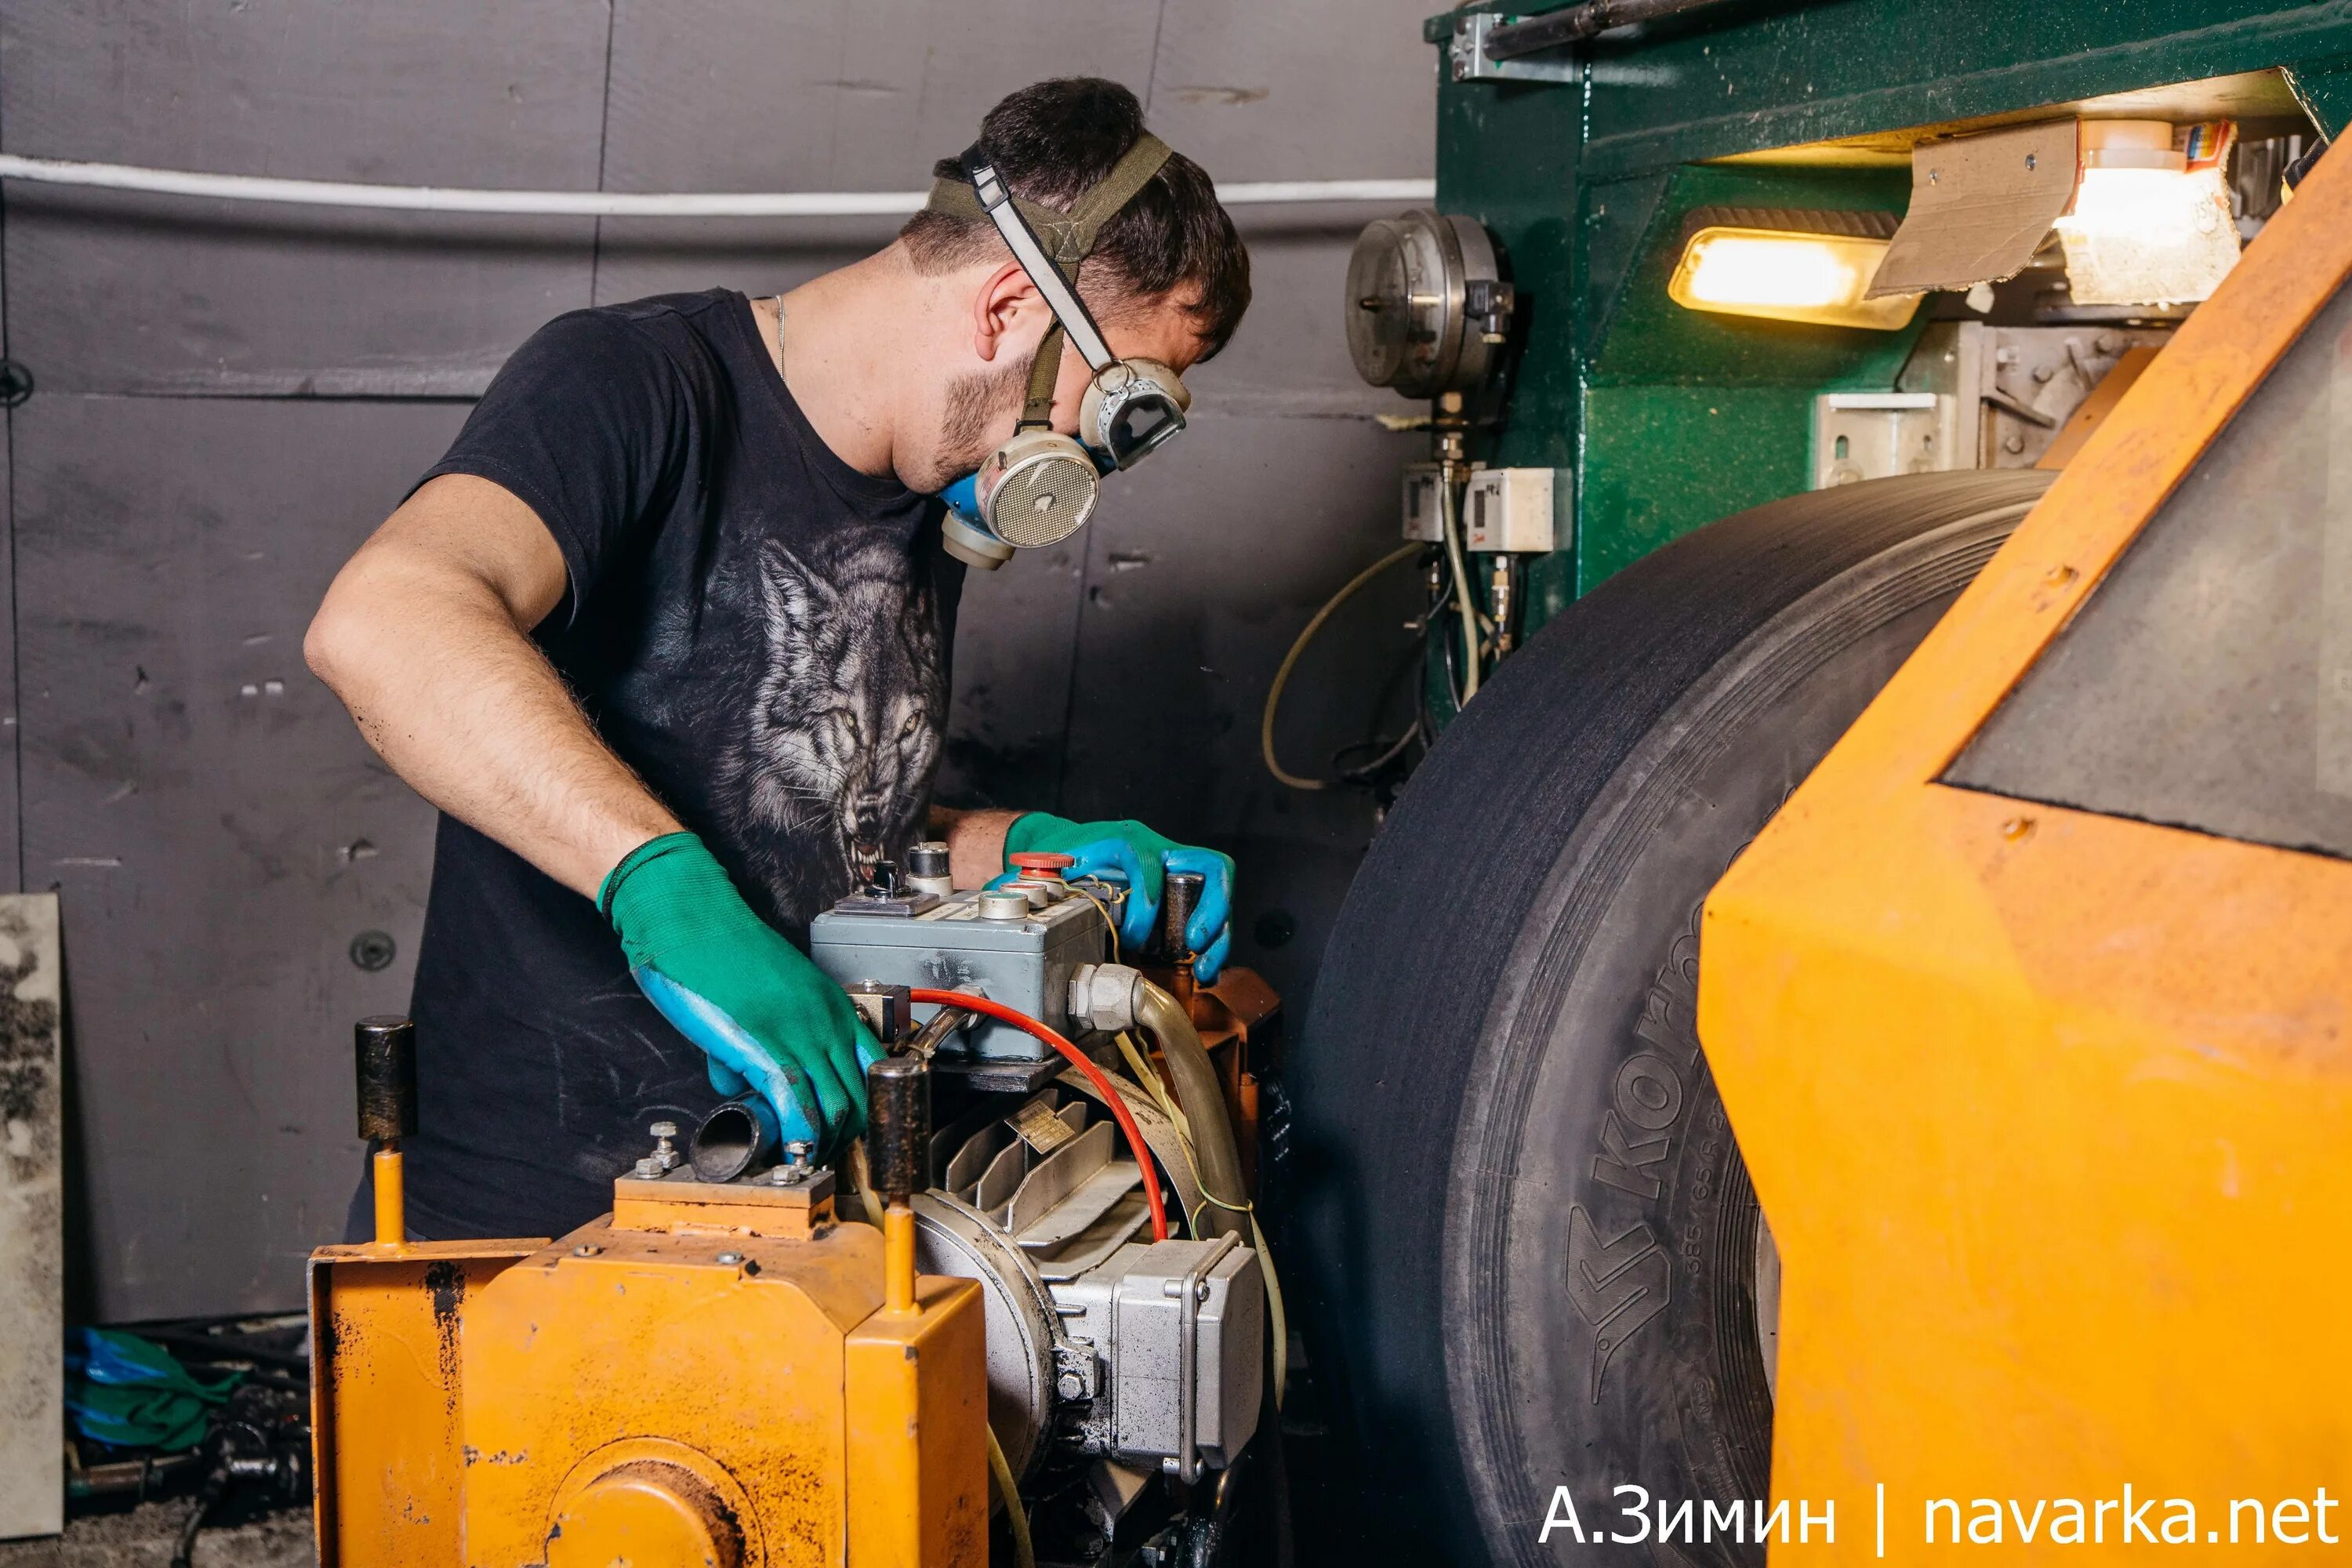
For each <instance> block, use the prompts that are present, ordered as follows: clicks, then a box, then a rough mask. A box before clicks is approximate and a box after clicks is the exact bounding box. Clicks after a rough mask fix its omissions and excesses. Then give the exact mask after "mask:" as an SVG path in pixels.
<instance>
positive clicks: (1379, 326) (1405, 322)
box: [1348, 213, 1446, 397]
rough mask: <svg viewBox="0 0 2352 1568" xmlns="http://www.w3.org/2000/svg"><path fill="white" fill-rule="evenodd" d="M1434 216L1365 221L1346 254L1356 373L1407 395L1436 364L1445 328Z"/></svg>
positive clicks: (1415, 394)
mask: <svg viewBox="0 0 2352 1568" xmlns="http://www.w3.org/2000/svg"><path fill="white" fill-rule="evenodd" d="M1428 216H1431V215H1424V214H1422V213H1407V214H1405V215H1404V216H1402V217H1394V218H1382V219H1381V220H1380V221H1378V222H1377V223H1374V224H1372V225H1371V226H1369V227H1367V228H1366V229H1365V230H1364V232H1363V235H1362V237H1360V238H1359V239H1358V240H1357V241H1356V249H1355V254H1354V255H1352V256H1350V257H1349V258H1348V352H1349V353H1350V354H1351V355H1353V356H1354V358H1355V362H1356V374H1359V375H1360V376H1362V377H1363V378H1364V379H1365V380H1366V381H1368V382H1370V383H1371V384H1373V385H1374V386H1393V387H1395V388H1396V389H1397V390H1398V391H1399V392H1401V393H1403V394H1404V395H1406V396H1408V397H1418V396H1425V395H1427V394H1426V392H1425V391H1423V390H1422V388H1423V387H1424V386H1425V385H1426V384H1428V383H1429V382H1430V380H1431V378H1432V373H1433V371H1434V370H1435V368H1436V362H1437V358H1438V347H1439V343H1440V340H1441V339H1442V337H1443V335H1444V326H1445V324H1446V323H1445V320H1444V318H1445V315H1446V311H1445V295H1446V289H1445V282H1446V279H1445V258H1444V254H1443V251H1442V249H1441V247H1440V246H1439V244H1438V235H1437V232H1436V229H1435V227H1434V226H1433V225H1432V224H1430V223H1429V222H1428V221H1427V218H1428Z"/></svg>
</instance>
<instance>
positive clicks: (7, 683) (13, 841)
mask: <svg viewBox="0 0 2352 1568" xmlns="http://www.w3.org/2000/svg"><path fill="white" fill-rule="evenodd" d="M15 417H16V415H15V414H14V412H11V413H9V414H7V415H5V416H0V418H5V419H7V420H11V421H13V420H14V419H15ZM0 437H5V438H0V531H5V529H7V528H8V527H10V526H11V524H10V521H9V519H10V515H11V507H12V499H13V497H14V495H15V485H14V483H13V480H12V477H11V471H12V457H11V454H12V453H13V451H14V448H15V447H16V442H15V439H14V438H13V436H8V435H7V433H6V432H5V430H0ZM5 542H6V541H5V534H0V546H5ZM15 574H16V557H15V555H14V553H13V552H10V551H9V550H7V549H5V547H0V892H11V893H14V892H22V891H23V890H24V883H23V880H22V878H23V870H24V861H23V858H22V857H21V856H20V855H19V853H18V844H17V827H18V826H19V823H18V818H17V813H16V739H17V723H16V582H15Z"/></svg>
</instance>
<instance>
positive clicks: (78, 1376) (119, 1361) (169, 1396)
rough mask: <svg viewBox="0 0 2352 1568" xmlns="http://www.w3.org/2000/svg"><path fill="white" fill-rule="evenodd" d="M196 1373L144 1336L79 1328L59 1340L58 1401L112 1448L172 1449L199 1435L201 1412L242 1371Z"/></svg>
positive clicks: (80, 1427)
mask: <svg viewBox="0 0 2352 1568" xmlns="http://www.w3.org/2000/svg"><path fill="white" fill-rule="evenodd" d="M244 1375H245V1374H244V1373H229V1374H228V1375H227V1376H226V1377H224V1378H222V1379H220V1380H219V1381H218V1382H217V1383H207V1382H205V1380H204V1379H203V1378H200V1377H198V1376H196V1375H195V1374H194V1373H192V1372H190V1371H189V1370H188V1369H187V1368H186V1367H184V1366H182V1365H181V1364H180V1360H179V1358H178V1357H177V1356H175V1355H173V1353H172V1352H170V1351H168V1350H165V1349H164V1348H163V1346H162V1345H159V1344H157V1343H156V1342H154V1341H152V1340H146V1339H142V1338H140V1337H139V1336H138V1335H137V1334H131V1333H124V1332H123V1331H121V1330H120V1329H81V1330H79V1331H76V1332H75V1333H74V1335H73V1336H72V1337H71V1338H70V1339H69V1340H68V1342H67V1349H66V1409H67V1411H68V1414H70V1415H72V1417H73V1425H74V1430H75V1431H76V1432H77V1433H79V1435H80V1436H84V1437H88V1438H90V1439H92V1440H93V1441H96V1442H100V1443H110V1444H112V1445H114V1446H115V1447H118V1448H156V1449H160V1450H162V1451H163V1452H164V1453H167V1454H172V1453H177V1452H179V1451H180V1450H182V1449H184V1448H193V1447H195V1446H196V1445H197V1444H198V1443H201V1442H203V1441H204V1436H205V1414H206V1413H207V1412H208V1411H210V1410H212V1409H213V1408H214V1407H215V1405H222V1404H225V1403H226V1402H227V1399H228V1396H229V1392H230V1390H232V1389H234V1388H236V1385H237V1384H238V1382H239V1381H240V1380H241V1379H242V1378H243V1377H244Z"/></svg>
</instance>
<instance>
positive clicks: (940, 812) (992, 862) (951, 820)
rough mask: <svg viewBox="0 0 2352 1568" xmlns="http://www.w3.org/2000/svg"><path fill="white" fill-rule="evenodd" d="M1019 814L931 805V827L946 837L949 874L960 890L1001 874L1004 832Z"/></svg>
mask: <svg viewBox="0 0 2352 1568" xmlns="http://www.w3.org/2000/svg"><path fill="white" fill-rule="evenodd" d="M1020 815H1021V813H1019V812H1017V811H958V810H956V809H955V808H954V807H952V806H946V805H935V806H933V807H931V817H930V829H931V831H932V832H933V833H934V834H936V835H938V836H939V837H941V838H944V839H946V840H947V845H948V875H949V876H950V877H952V878H954V879H955V885H956V887H957V888H958V889H966V888H984V887H986V886H988V884H989V883H991V882H992V881H994V880H995V879H997V878H999V877H1001V876H1003V874H1004V833H1005V830H1006V829H1007V828H1009V827H1011V826H1013V818H1014V817H1017V816H1020Z"/></svg>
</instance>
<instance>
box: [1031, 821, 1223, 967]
mask: <svg viewBox="0 0 2352 1568" xmlns="http://www.w3.org/2000/svg"><path fill="white" fill-rule="evenodd" d="M1033 850H1034V851H1043V852H1045V853H1048V854H1058V855H1067V856H1069V857H1070V858H1071V859H1072V860H1073V861H1074V862H1075V864H1073V865H1072V866H1071V867H1070V868H1069V871H1068V873H1067V874H1068V875H1069V876H1072V877H1101V878H1104V879H1107V880H1110V881H1116V882H1121V883H1124V884H1125V885H1126V887H1127V889H1128V896H1127V908H1126V910H1125V911H1124V912H1123V913H1122V914H1121V915H1120V916H1119V922H1118V940H1119V941H1120V942H1122V943H1123V944H1125V945H1126V946H1128V947H1129V948H1141V947H1143V946H1144V945H1145V944H1146V943H1148V942H1150V940H1151V933H1152V932H1153V931H1154V930H1156V929H1157V928H1158V926H1159V923H1160V889H1162V888H1164V887H1165V886H1166V885H1167V878H1168V873H1169V872H1171V871H1197V872H1199V873H1200V874H1201V875H1202V878H1204V879H1205V880H1204V882H1203V884H1202V889H1201V901H1200V903H1199V904H1197V905H1195V906H1194V908H1193V910H1192V919H1191V920H1190V921H1187V922H1185V926H1184V941H1185V943H1186V945H1188V946H1189V947H1191V948H1192V952H1193V953H1194V955H1195V956H1194V958H1193V961H1192V974H1193V977H1194V978H1195V979H1197V980H1198V981H1200V983H1201V984H1203V985H1213V984H1216V979H1217V975H1218V974H1219V973H1220V972H1222V971H1223V968H1224V966H1225V960H1226V959H1227V957H1228V956H1230V955H1231V953H1232V952H1233V946H1234V933H1233V930H1232V927H1231V924H1230V921H1231V919H1232V915H1233V908H1234V861H1233V857H1232V856H1230V855H1224V854H1221V853H1219V852H1218V851H1217V850H1214V849H1202V848H1199V847H1195V846H1193V845H1190V844H1179V843H1177V842H1176V841H1175V840H1174V839H1172V838H1170V837H1166V836H1165V835H1162V834H1159V833H1154V832H1153V831H1152V830H1151V829H1150V828H1149V827H1146V826H1143V824H1141V823H1139V822H1124V821H1122V822H1071V821H1068V820H1067V819H1066V818H1063V817H1059V816H1047V815H1046V814H1045V813H1044V812H1042V811H1032V812H1027V813H1024V815H1022V816H1018V817H1015V818H1014V819H1013V826H1012V827H1011V828H1010V829H1009V830H1008V831H1007V832H1006V833H1005V835H1004V851H1005V853H1006V854H1008V855H1012V854H1024V853H1027V852H1030V851H1033Z"/></svg>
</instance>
